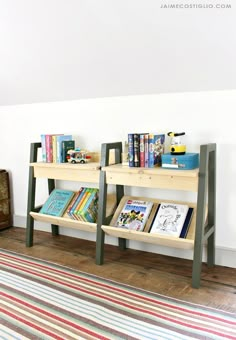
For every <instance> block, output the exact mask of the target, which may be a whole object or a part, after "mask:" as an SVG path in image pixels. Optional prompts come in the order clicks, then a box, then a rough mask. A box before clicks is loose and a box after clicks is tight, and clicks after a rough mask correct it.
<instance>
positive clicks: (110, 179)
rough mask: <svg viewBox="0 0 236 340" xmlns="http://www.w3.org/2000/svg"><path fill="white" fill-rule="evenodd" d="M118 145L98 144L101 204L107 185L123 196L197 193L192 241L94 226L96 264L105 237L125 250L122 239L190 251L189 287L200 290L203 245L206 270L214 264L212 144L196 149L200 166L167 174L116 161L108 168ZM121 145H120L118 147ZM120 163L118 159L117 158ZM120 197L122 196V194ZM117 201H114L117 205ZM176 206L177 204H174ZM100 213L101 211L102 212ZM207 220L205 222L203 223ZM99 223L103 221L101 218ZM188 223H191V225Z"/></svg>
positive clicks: (213, 164)
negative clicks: (141, 190)
mask: <svg viewBox="0 0 236 340" xmlns="http://www.w3.org/2000/svg"><path fill="white" fill-rule="evenodd" d="M118 144H119V143H113V144H112V143H110V144H105V143H104V144H102V151H101V155H102V159H104V161H103V162H102V163H103V164H102V169H101V170H102V171H101V178H103V180H102V181H100V194H101V196H102V197H103V200H104V201H103V204H104V205H106V192H107V190H108V185H109V184H112V185H115V186H116V189H117V190H118V189H119V190H121V189H120V188H122V191H123V193H124V187H125V186H135V187H147V188H160V189H164V188H165V189H170V190H181V191H192V192H196V193H197V204H196V206H195V210H196V218H195V219H193V221H194V222H195V225H196V227H195V232H194V238H193V239H192V240H188V238H187V239H182V238H176V239H175V240H171V239H170V238H167V237H166V236H163V237H164V238H163V237H162V235H159V234H158V235H157V234H148V233H146V232H143V233H140V232H136V231H133V230H121V228H114V227H111V226H107V225H105V223H103V222H102V223H101V224H100V223H98V231H97V235H100V237H99V238H98V237H97V251H96V263H97V264H100V265H101V264H103V262H104V250H103V249H104V237H105V235H103V234H108V235H111V236H114V237H118V238H119V245H120V247H121V245H122V248H123V249H125V247H126V239H133V240H136V241H142V242H147V243H153V244H161V245H164V246H168V247H176V248H185V249H191V248H193V271H192V286H193V287H194V288H199V287H200V281H201V267H202V255H203V245H204V243H206V244H207V264H208V266H209V267H212V266H214V264H215V206H216V197H215V192H216V191H215V182H216V144H214V143H210V144H205V145H201V146H200V166H199V169H193V170H182V171H181V170H178V171H176V170H168V169H143V168H130V167H127V166H124V165H122V164H121V162H120V161H116V162H115V164H114V165H109V164H110V162H109V153H110V151H111V150H115V152H116V154H117V156H118V154H119V152H122V150H120V148H119V145H118ZM120 144H121V143H120ZM118 158H119V159H120V158H121V156H120V155H119V157H117V159H118ZM123 195H124V194H123ZM123 195H121V196H120V199H117V202H118V203H119V202H120V200H121V198H122V196H123ZM176 203H178V202H176ZM103 211H104V210H103ZM206 216H207V221H206ZM100 220H101V221H103V220H104V218H103V216H101V219H100ZM193 221H192V223H193Z"/></svg>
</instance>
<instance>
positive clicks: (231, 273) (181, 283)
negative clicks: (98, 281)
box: [0, 227, 236, 313]
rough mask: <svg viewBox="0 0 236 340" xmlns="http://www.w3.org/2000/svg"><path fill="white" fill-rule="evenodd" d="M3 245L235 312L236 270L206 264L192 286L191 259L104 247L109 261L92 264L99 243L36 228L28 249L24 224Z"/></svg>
mask: <svg viewBox="0 0 236 340" xmlns="http://www.w3.org/2000/svg"><path fill="white" fill-rule="evenodd" d="M0 247H1V248H3V249H7V250H11V251H14V252H17V253H20V254H26V255H28V256H33V257H36V258H39V259H44V260H46V261H51V262H54V263H58V264H61V265H65V266H68V267H70V268H74V269H77V270H81V271H84V272H87V273H91V274H95V275H98V276H101V277H104V278H107V279H111V280H114V281H117V282H122V283H125V284H129V285H132V286H134V287H139V288H142V289H146V290H150V291H152V292H156V293H159V294H164V295H166V296H170V297H173V298H178V299H181V300H184V301H190V302H193V303H199V304H203V305H205V306H209V307H213V308H219V309H222V310H225V311H229V312H234V313H236V268H229V267H224V266H218V265H216V266H214V267H212V268H208V266H207V264H206V263H203V264H202V277H201V287H200V288H199V289H194V288H192V287H191V282H190V277H191V275H192V260H186V259H180V258H176V257H172V256H164V255H160V254H153V253H150V252H146V251H139V250H134V249H126V251H122V250H120V249H119V248H118V247H116V246H112V245H108V244H106V245H105V252H106V263H105V264H104V265H103V266H97V265H96V264H95V263H94V253H95V242H92V241H87V240H84V239H78V238H74V237H69V236H64V235H58V236H52V237H51V235H50V234H49V233H48V232H43V231H38V230H35V235H34V247H30V248H28V247H25V228H17V227H13V228H9V229H6V230H4V231H2V232H1V233H0Z"/></svg>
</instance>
